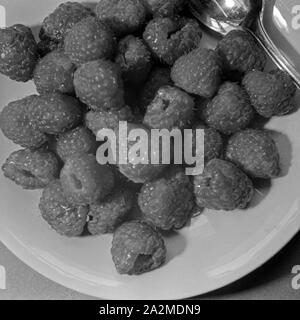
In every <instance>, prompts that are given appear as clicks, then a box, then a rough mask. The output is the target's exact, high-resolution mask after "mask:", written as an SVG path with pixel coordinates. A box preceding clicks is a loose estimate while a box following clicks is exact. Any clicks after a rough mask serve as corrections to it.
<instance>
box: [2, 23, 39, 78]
mask: <svg viewBox="0 0 300 320" xmlns="http://www.w3.org/2000/svg"><path fill="white" fill-rule="evenodd" d="M38 56H39V55H38V47H37V43H36V41H35V39H34V36H33V34H32V31H31V29H30V28H28V27H26V26H24V25H21V24H16V25H13V26H11V27H9V28H5V29H0V73H2V74H4V75H5V76H8V77H9V78H10V79H12V80H16V81H20V82H26V81H28V80H30V79H31V78H32V74H33V70H34V68H35V66H36V64H37V61H38Z"/></svg>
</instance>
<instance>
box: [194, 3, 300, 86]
mask: <svg viewBox="0 0 300 320" xmlns="http://www.w3.org/2000/svg"><path fill="white" fill-rule="evenodd" d="M282 3H283V0H277V1H275V0H268V1H267V0H190V11H191V13H192V14H193V15H194V16H195V17H196V18H197V19H198V20H199V21H200V22H201V23H202V24H203V25H204V26H206V27H207V28H208V29H209V30H212V31H214V32H215V33H217V34H218V35H221V36H225V35H226V34H227V33H229V32H230V31H232V30H236V29H243V30H246V31H247V32H249V33H250V34H251V35H252V36H253V37H254V38H255V39H256V41H257V42H258V43H259V44H260V45H261V46H262V47H263V48H264V50H265V51H266V53H267V54H268V56H269V57H270V58H271V59H272V61H273V62H274V63H275V65H276V66H277V67H278V68H280V69H282V70H284V71H286V72H288V73H289V74H290V76H291V77H292V78H293V80H294V82H295V83H296V85H297V86H298V88H300V65H299V62H300V52H298V50H297V44H299V39H298V38H297V35H296V36H295V35H294V37H291V35H293V32H292V31H293V30H289V31H288V32H286V33H285V34H284V32H283V33H282V34H281V35H280V34H279V33H280V31H283V30H280V29H279V27H278V26H277V29H279V30H278V32H277V34H276V36H274V35H273V39H272V36H271V35H270V34H269V33H268V30H267V29H268V28H267V27H266V26H267V25H270V22H271V23H273V24H274V22H273V20H275V19H274V16H272V15H274V14H275V13H274V12H278V11H279V9H278V7H279V6H280V4H282ZM276 6H277V7H276ZM285 7H286V3H285ZM274 8H275V9H274ZM275 10H277V11H275ZM282 15H283V14H282ZM282 15H281V16H282ZM270 16H271V18H270ZM286 19H288V18H286ZM254 25H256V27H257V28H256V29H257V33H255V32H254V31H253V30H252V27H253V26H254ZM271 29H273V31H274V30H276V26H275V25H274V27H273V26H272V27H271V28H270V27H269V30H271ZM293 42H294V46H293V45H291V43H292V44H293ZM295 48H296V49H295Z"/></svg>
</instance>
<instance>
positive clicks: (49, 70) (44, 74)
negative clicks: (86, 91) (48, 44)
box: [33, 50, 76, 94]
mask: <svg viewBox="0 0 300 320" xmlns="http://www.w3.org/2000/svg"><path fill="white" fill-rule="evenodd" d="M75 70H76V67H75V65H74V64H73V63H72V62H71V60H70V59H69V57H68V56H67V55H65V54H64V53H63V52H62V51H60V50H55V51H52V52H50V53H49V54H47V55H46V56H45V57H44V58H42V59H41V60H40V61H39V63H38V64H37V66H36V68H35V70H34V75H33V80H34V83H35V86H36V89H37V91H38V93H40V94H43V93H51V92H61V93H65V94H72V93H74V85H73V77H74V72H75Z"/></svg>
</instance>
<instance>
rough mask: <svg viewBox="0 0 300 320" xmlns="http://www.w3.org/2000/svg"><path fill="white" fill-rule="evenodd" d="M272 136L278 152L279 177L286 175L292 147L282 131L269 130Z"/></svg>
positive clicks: (290, 163)
mask: <svg viewBox="0 0 300 320" xmlns="http://www.w3.org/2000/svg"><path fill="white" fill-rule="evenodd" d="M270 133H271V135H272V138H273V139H274V141H275V142H276V145H277V148H278V150H279V154H280V165H281V173H280V176H279V177H280V178H282V177H285V176H287V175H288V173H289V170H290V167H291V165H292V159H293V148H292V144H291V141H290V139H289V138H288V136H286V135H285V134H283V133H280V132H277V131H273V130H271V131H270Z"/></svg>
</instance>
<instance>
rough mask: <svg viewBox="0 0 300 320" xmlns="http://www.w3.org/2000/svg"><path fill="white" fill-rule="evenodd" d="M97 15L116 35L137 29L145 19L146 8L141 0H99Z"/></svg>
mask: <svg viewBox="0 0 300 320" xmlns="http://www.w3.org/2000/svg"><path fill="white" fill-rule="evenodd" d="M96 15H97V17H98V18H99V19H100V20H101V21H103V22H105V23H107V24H108V25H109V26H110V27H111V28H112V29H113V30H114V31H115V33H116V34H118V35H125V34H130V33H134V32H136V31H139V30H140V29H141V28H142V27H143V24H144V22H145V20H146V8H145V7H144V5H143V3H142V1H141V0H100V2H98V4H97V7H96Z"/></svg>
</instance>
